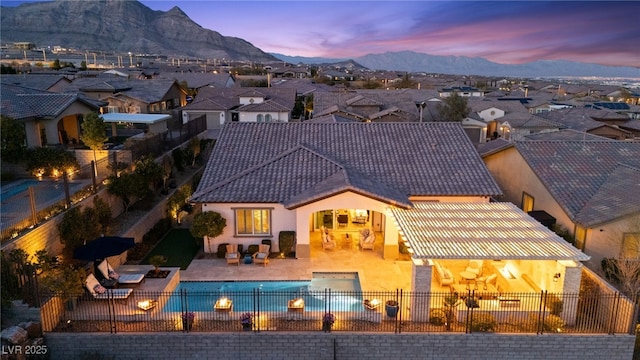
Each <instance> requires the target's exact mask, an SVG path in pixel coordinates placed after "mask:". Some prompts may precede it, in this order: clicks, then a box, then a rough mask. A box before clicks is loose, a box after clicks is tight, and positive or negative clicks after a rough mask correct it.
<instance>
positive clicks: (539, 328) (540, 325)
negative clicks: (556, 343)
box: [536, 290, 548, 335]
mask: <svg viewBox="0 0 640 360" xmlns="http://www.w3.org/2000/svg"><path fill="white" fill-rule="evenodd" d="M547 296H548V294H547V291H546V290H544V291H540V306H539V307H538V321H537V322H536V334H538V335H542V333H543V332H544V309H545V307H546V304H547Z"/></svg>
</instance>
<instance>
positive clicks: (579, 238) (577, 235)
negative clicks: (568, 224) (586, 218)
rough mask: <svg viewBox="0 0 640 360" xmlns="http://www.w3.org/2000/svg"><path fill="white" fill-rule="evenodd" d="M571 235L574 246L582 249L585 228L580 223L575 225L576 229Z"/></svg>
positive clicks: (585, 235) (585, 233)
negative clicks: (574, 242)
mask: <svg viewBox="0 0 640 360" xmlns="http://www.w3.org/2000/svg"><path fill="white" fill-rule="evenodd" d="M573 237H574V239H575V241H576V247H577V248H578V249H580V250H582V251H584V246H585V241H586V240H587V229H585V228H583V227H582V226H580V225H576V230H575V232H574V234H573Z"/></svg>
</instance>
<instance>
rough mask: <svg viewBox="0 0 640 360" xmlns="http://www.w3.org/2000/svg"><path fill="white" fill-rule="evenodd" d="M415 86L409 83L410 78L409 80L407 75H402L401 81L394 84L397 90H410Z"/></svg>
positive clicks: (411, 82)
mask: <svg viewBox="0 0 640 360" xmlns="http://www.w3.org/2000/svg"><path fill="white" fill-rule="evenodd" d="M415 86H416V85H415V83H414V82H413V81H411V78H409V73H406V74H404V76H403V77H402V80H401V81H400V82H399V83H397V84H396V88H397V89H411V88H414V87H415Z"/></svg>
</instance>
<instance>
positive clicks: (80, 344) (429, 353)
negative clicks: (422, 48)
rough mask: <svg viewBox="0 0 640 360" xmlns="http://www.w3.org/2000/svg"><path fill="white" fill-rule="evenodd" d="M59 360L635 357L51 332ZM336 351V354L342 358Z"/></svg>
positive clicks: (595, 338)
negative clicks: (92, 359)
mask: <svg viewBox="0 0 640 360" xmlns="http://www.w3.org/2000/svg"><path fill="white" fill-rule="evenodd" d="M45 338H46V342H45V343H46V345H47V347H48V350H49V353H50V355H51V359H52V360H55V359H78V358H87V357H83V356H84V355H87V354H90V353H93V354H100V355H102V356H103V357H113V358H115V359H119V360H120V359H159V360H162V359H220V360H225V359H297V360H305V359H308V360H323V359H326V360H331V359H349V360H357V359H404V360H410V359H416V360H417V359H420V360H425V359H447V360H468V359H475V360H478V359H491V360H512V359H519V360H527V359H531V360H533V359H535V360H539V359H545V360H553V359H563V360H565V359H580V360H590V359H593V360H600V359H631V358H632V356H633V344H634V341H635V337H634V336H631V335H616V336H610V335H573V334H570V335H569V334H566V335H565V334H560V335H558V334H549V335H533V334H488V333H474V334H441V333H436V334H433V333H430V334H414V333H412V334H408V333H407V334H355V333H337V332H333V333H322V332H306V333H289V332H271V333H268V332H264V333H252V332H238V333H226V334H215V333H153V334H141V333H118V334H106V333H50V334H46V335H45ZM334 352H335V353H334Z"/></svg>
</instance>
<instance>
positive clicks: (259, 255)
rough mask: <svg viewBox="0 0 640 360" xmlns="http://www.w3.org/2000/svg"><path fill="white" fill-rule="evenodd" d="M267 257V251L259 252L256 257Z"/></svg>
mask: <svg viewBox="0 0 640 360" xmlns="http://www.w3.org/2000/svg"><path fill="white" fill-rule="evenodd" d="M266 257H267V254H265V253H258V254H256V259H264V258H266Z"/></svg>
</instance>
